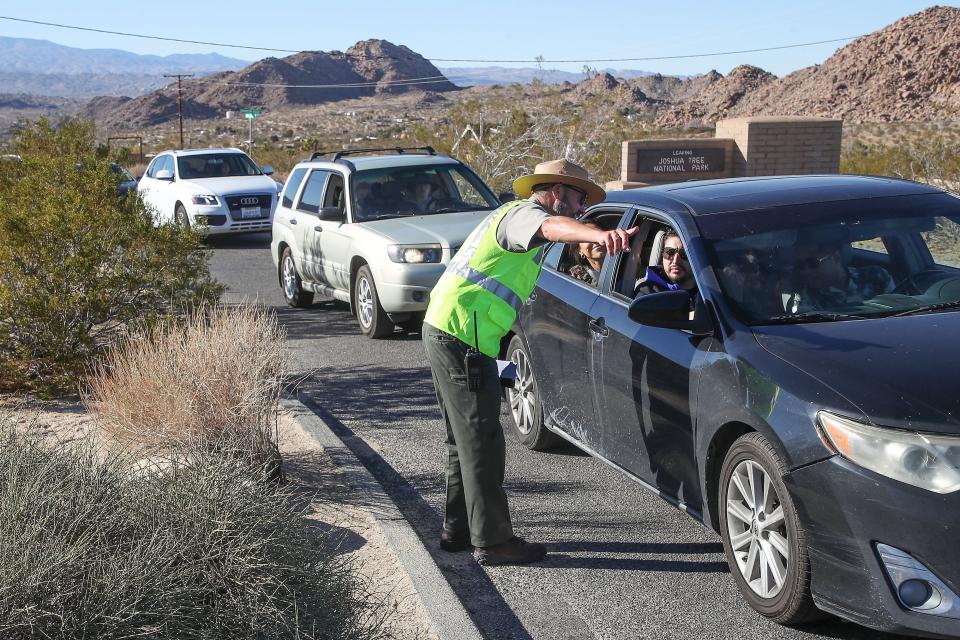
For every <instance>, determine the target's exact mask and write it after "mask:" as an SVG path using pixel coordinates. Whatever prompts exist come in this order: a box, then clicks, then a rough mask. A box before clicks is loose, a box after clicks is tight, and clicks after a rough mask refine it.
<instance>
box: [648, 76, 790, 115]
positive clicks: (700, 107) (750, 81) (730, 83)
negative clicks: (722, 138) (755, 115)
mask: <svg viewBox="0 0 960 640" xmlns="http://www.w3.org/2000/svg"><path fill="white" fill-rule="evenodd" d="M714 78H715V79H714ZM711 79H712V80H713V81H712V82H710V83H709V84H706V85H705V86H703V88H702V89H701V90H700V91H698V92H697V93H696V94H694V97H693V98H692V99H690V100H687V101H686V102H682V103H680V104H679V105H675V106H672V107H669V108H666V109H661V110H660V111H659V112H658V113H657V124H658V125H660V126H661V127H666V128H678V127H689V126H702V125H703V124H704V123H707V122H716V121H717V120H720V119H722V118H725V117H727V116H728V115H729V114H730V113H731V112H732V111H734V110H735V109H736V107H737V105H738V104H739V103H740V101H741V100H743V98H744V97H745V96H747V95H750V94H752V93H754V92H756V91H757V90H758V89H760V88H761V87H764V86H766V85H768V84H770V83H771V82H774V81H776V79H777V77H776V76H775V75H773V74H772V73H767V72H766V71H764V70H763V69H760V68H758V67H752V66H750V65H740V66H739V67H735V68H734V69H732V70H731V71H730V73H728V74H727V75H726V76H721V75H720V74H718V73H717V72H716V71H714V72H712V74H711Z"/></svg>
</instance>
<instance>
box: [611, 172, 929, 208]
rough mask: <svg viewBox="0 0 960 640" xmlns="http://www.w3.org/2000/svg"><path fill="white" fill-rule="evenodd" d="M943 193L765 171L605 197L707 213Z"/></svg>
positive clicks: (878, 180)
mask: <svg viewBox="0 0 960 640" xmlns="http://www.w3.org/2000/svg"><path fill="white" fill-rule="evenodd" d="M927 193H943V192H942V191H941V190H940V189H937V188H935V187H931V186H929V185H925V184H920V183H917V182H910V181H908V180H898V179H895V178H882V177H876V176H855V175H841V174H838V175H818V176H763V177H756V178H728V179H724V180H700V181H692V182H679V183H674V184H664V185H657V186H653V187H641V188H639V189H628V190H626V191H614V192H610V193H608V194H607V202H610V203H614V202H622V203H629V204H636V205H641V206H649V207H654V208H657V209H661V210H664V211H673V212H678V211H689V212H690V213H692V214H693V215H697V216H700V215H709V214H713V213H722V212H724V211H743V210H746V209H767V208H772V207H780V206H787V205H797V204H815V203H818V202H836V201H840V200H862V199H868V198H886V197H890V196H904V195H916V194H927Z"/></svg>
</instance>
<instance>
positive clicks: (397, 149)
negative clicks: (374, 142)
mask: <svg viewBox="0 0 960 640" xmlns="http://www.w3.org/2000/svg"><path fill="white" fill-rule="evenodd" d="M375 151H392V152H394V153H397V154H399V155H403V154H404V153H406V152H408V151H419V152H423V153H427V154H429V155H431V156H435V155H437V152H436V151H434V149H433V147H381V148H376V149H372V148H371V149H338V150H331V151H314V152H313V153H312V154H310V160H311V161H312V160H316V159H317V158H320V157H321V156H328V155H330V154H331V153H332V154H334V155H333V162H336V161H338V160H339V159H340V158H342V157H343V156H346V155H352V154H354V153H373V152H375Z"/></svg>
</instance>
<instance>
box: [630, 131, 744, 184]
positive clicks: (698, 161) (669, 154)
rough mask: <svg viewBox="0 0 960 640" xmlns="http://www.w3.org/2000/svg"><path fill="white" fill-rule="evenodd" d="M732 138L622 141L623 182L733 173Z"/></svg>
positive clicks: (678, 179) (721, 175)
mask: <svg viewBox="0 0 960 640" xmlns="http://www.w3.org/2000/svg"><path fill="white" fill-rule="evenodd" d="M734 147H735V144H734V142H733V141H732V140H717V139H716V138H678V139H661V140H628V141H627V142H624V143H623V159H622V164H621V175H620V179H621V180H622V181H623V182H624V183H631V182H643V183H646V184H651V183H656V182H683V181H684V180H707V179H710V178H727V177H730V176H732V175H733V173H732V170H733V151H734Z"/></svg>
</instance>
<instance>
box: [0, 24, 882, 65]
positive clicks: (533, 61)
mask: <svg viewBox="0 0 960 640" xmlns="http://www.w3.org/2000/svg"><path fill="white" fill-rule="evenodd" d="M0 20H12V21H14V22H26V23H29V24H37V25H42V26H45V27H57V28H60V29H73V30H76V31H92V32H94V33H106V34H109V35H116V36H126V37H129V38H144V39H147V40H163V41H166V42H182V43H186V44H202V45H207V46H213V47H230V48H233V49H251V50H254V51H271V52H275V53H301V51H298V50H294V49H275V48H271V47H257V46H252V45H243V44H228V43H224V42H206V41H203V40H186V39H183V38H169V37H165V36H153V35H146V34H142V33H129V32H125V31H111V30H108V29H96V28H93V27H80V26H77V25H69V24H59V23H56V22H43V21H41V20H29V19H27V18H15V17H13V16H0ZM862 37H863V36H862V35H861V36H847V37H844V38H833V39H830V40H818V41H816V42H800V43H796V44H784V45H779V46H776V47H761V48H757V49H739V50H736V51H714V52H710V53H688V54H681V55H673V56H644V57H637V58H593V59H587V60H544V59H539V58H534V59H530V60H527V59H524V60H491V59H483V58H429V57H426V56H419V55H417V56H383V55H378V56H367V55H356V54H347V53H345V54H343V55H344V56H348V57H357V58H367V59H387V60H419V59H426V60H430V61H431V62H470V63H497V64H499V63H528V64H544V63H550V64H572V63H581V64H591V63H598V62H650V61H656V60H680V59H683V58H710V57H715V56H728V55H736V54H741V53H761V52H764V51H778V50H781V49H796V48H799V47H811V46H815V45H818V44H833V43H835V42H845V41H847V40H855V39H857V38H862Z"/></svg>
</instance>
